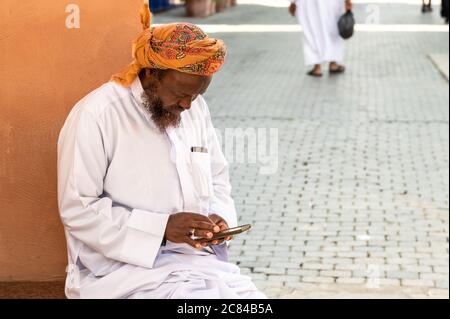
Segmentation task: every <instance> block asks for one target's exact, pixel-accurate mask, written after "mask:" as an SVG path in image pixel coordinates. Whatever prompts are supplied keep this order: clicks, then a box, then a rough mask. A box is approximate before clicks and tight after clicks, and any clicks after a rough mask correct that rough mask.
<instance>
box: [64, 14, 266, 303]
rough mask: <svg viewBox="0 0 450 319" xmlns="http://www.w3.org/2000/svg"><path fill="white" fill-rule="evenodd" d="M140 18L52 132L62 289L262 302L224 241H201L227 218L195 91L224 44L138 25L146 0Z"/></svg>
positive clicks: (232, 215)
mask: <svg viewBox="0 0 450 319" xmlns="http://www.w3.org/2000/svg"><path fill="white" fill-rule="evenodd" d="M142 21H143V24H144V31H143V32H142V34H141V35H140V36H139V37H138V38H137V40H136V41H135V43H134V45H133V56H134V61H133V62H132V64H130V65H129V66H128V67H127V68H126V69H125V70H124V71H123V72H121V73H119V74H116V75H114V76H113V77H112V81H111V82H109V83H107V84H104V85H103V86H101V87H100V88H98V89H96V90H95V91H93V92H92V93H90V94H89V95H87V96H86V97H85V98H83V99H82V100H81V101H80V102H79V103H78V104H77V105H76V106H75V107H74V108H73V110H72V111H71V113H70V114H69V116H68V118H67V120H66V122H65V124H64V127H63V128H62V130H61V133H60V136H59V140H58V202H59V210H60V215H61V220H62V222H63V224H64V228H65V234H66V239H67V247H68V255H69V265H68V275H67V280H66V295H67V297H68V298H265V296H264V294H262V293H261V292H260V291H258V290H257V288H256V287H255V286H254V284H253V283H252V282H251V279H250V278H249V277H247V276H243V275H241V274H240V271H239V268H238V267H237V266H236V265H233V264H230V263H228V262H227V254H226V249H227V247H226V242H220V241H213V242H207V241H206V239H207V238H209V237H211V236H212V235H213V233H214V232H219V231H220V230H224V229H227V228H228V227H229V226H230V227H234V226H236V224H237V221H236V211H235V207H234V202H233V200H232V198H231V197H230V191H231V186H230V183H229V174H228V164H227V162H226V160H225V158H224V156H223V154H222V151H221V148H220V145H219V142H218V139H217V136H216V134H215V131H214V128H213V126H212V124H211V117H210V114H209V110H208V106H207V105H206V102H205V100H204V99H203V97H202V94H203V93H204V92H205V91H206V89H207V88H208V85H209V84H210V82H211V79H212V74H214V73H215V72H217V71H218V70H219V68H220V67H221V65H222V64H223V62H224V58H225V46H224V43H223V42H222V41H221V40H216V39H211V38H208V37H207V36H206V35H205V34H204V33H203V32H202V30H200V29H199V28H198V27H196V26H194V25H191V24H187V23H180V24H170V25H164V26H160V27H152V28H150V27H149V26H150V13H149V11H148V6H145V7H144V10H143V11H142ZM193 234H194V235H195V237H192V235H193ZM199 238H200V239H199ZM205 238H206V239H205ZM230 239H231V238H227V240H230Z"/></svg>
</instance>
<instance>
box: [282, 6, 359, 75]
mask: <svg viewBox="0 0 450 319" xmlns="http://www.w3.org/2000/svg"><path fill="white" fill-rule="evenodd" d="M344 9H345V10H351V9H352V1H351V0H327V1H321V0H291V5H290V6H289V12H290V14H291V15H292V16H296V17H297V19H298V20H299V23H300V25H301V26H302V28H303V37H304V40H303V48H304V59H305V64H306V65H307V66H313V68H312V69H311V70H310V71H309V72H308V73H307V74H308V75H310V76H314V77H321V76H322V63H329V72H330V74H339V73H343V72H344V71H345V67H344V66H343V65H342V64H341V63H342V62H343V60H344V40H343V39H342V38H341V37H340V35H339V30H338V21H339V18H340V17H341V15H342V14H343V13H344Z"/></svg>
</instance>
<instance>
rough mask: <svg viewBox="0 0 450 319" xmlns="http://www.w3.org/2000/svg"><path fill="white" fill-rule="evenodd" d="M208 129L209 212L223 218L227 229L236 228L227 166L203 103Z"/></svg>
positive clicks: (207, 110) (206, 108)
mask: <svg viewBox="0 0 450 319" xmlns="http://www.w3.org/2000/svg"><path fill="white" fill-rule="evenodd" d="M204 105H205V112H206V122H207V129H208V146H209V148H210V154H211V174H212V181H213V187H214V196H213V198H212V200H211V204H210V212H211V213H215V214H217V215H219V216H221V217H222V218H224V219H225V220H226V222H227V224H228V227H230V228H232V227H236V226H237V216H236V208H235V204H234V200H233V198H232V197H231V184H230V175H229V164H228V162H227V160H226V159H225V156H224V155H223V152H222V148H221V145H220V143H219V140H218V138H217V134H216V131H215V129H214V126H213V124H212V121H211V115H210V113H209V109H208V106H207V104H206V103H205V102H204Z"/></svg>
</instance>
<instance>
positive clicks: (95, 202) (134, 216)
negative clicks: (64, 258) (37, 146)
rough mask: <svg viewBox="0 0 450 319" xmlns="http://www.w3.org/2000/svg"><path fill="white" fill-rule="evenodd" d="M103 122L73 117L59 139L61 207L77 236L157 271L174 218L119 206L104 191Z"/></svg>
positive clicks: (65, 221)
mask: <svg viewBox="0 0 450 319" xmlns="http://www.w3.org/2000/svg"><path fill="white" fill-rule="evenodd" d="M104 138H105V136H104V135H103V134H102V130H101V127H100V126H99V122H98V119H97V118H96V117H95V115H94V114H91V113H90V112H89V111H87V110H83V109H77V110H75V111H74V112H72V114H71V115H70V116H69V118H68V120H67V121H66V124H65V126H64V128H63V130H62V131H61V134H60V137H59V140H58V205H59V211H60V215H61V220H62V222H63V224H64V226H65V228H66V231H67V232H69V233H70V234H71V235H72V236H73V237H75V238H76V239H78V240H79V241H81V242H82V243H83V244H85V245H87V246H88V247H90V248H91V249H93V250H95V251H97V252H99V253H101V254H102V255H104V256H106V257H107V258H110V259H113V260H117V261H121V262H125V263H129V264H134V265H137V266H142V267H147V268H152V267H153V264H154V261H155V258H156V255H157V253H158V251H159V248H160V245H161V242H162V238H163V236H164V231H165V228H166V225H167V220H168V217H169V216H168V215H165V214H159V213H154V212H148V211H144V210H139V209H132V208H125V207H121V206H117V205H115V204H114V205H113V202H112V200H111V199H110V198H108V197H106V196H105V194H104V190H103V182H104V178H105V176H106V174H107V170H108V157H107V153H106V150H105V145H104V144H105V143H104Z"/></svg>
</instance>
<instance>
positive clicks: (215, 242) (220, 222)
mask: <svg viewBox="0 0 450 319" xmlns="http://www.w3.org/2000/svg"><path fill="white" fill-rule="evenodd" d="M208 217H209V219H210V220H211V221H212V222H213V223H214V224H216V225H217V226H219V227H220V231H221V232H222V231H224V230H227V229H228V224H227V222H226V221H225V220H224V219H223V218H222V217H220V216H219V215H217V214H211V215H209V216H208ZM232 238H233V237H231V236H228V237H225V238H224V239H219V240H213V241H212V242H211V244H212V245H220V244H222V243H223V242H224V240H226V241H228V240H231V239H232Z"/></svg>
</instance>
